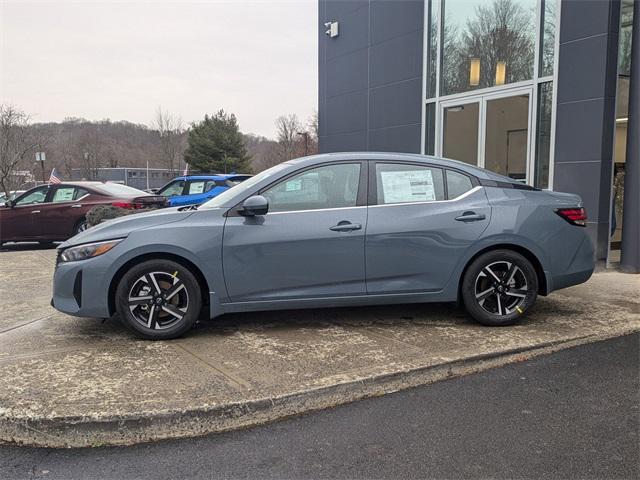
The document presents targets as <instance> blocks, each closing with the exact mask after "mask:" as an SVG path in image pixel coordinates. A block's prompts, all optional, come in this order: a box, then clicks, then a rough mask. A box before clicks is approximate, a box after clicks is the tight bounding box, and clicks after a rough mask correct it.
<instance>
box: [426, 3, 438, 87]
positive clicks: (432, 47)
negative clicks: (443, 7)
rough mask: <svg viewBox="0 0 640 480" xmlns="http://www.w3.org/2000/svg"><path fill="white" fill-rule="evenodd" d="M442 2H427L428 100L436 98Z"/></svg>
mask: <svg viewBox="0 0 640 480" xmlns="http://www.w3.org/2000/svg"><path fill="white" fill-rule="evenodd" d="M439 6H440V0H429V1H428V2H427V9H428V10H427V19H428V20H427V21H428V22H429V25H428V26H427V28H428V29H429V30H428V32H429V33H428V35H429V36H428V38H427V98H433V97H435V96H436V76H437V68H436V67H437V65H438V38H439V35H438V10H439Z"/></svg>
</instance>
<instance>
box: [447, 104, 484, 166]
mask: <svg viewBox="0 0 640 480" xmlns="http://www.w3.org/2000/svg"><path fill="white" fill-rule="evenodd" d="M479 111H480V108H479V103H478V102H474V103H467V104H466V105H456V106H455V107H448V108H445V109H444V125H443V128H444V137H443V144H442V154H443V155H444V156H445V157H447V158H453V159H454V160H461V161H463V162H467V163H470V164H472V165H477V163H478V114H479Z"/></svg>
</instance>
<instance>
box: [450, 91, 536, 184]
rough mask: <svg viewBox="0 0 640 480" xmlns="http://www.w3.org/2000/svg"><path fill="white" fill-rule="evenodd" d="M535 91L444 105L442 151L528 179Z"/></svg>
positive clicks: (451, 101)
mask: <svg viewBox="0 0 640 480" xmlns="http://www.w3.org/2000/svg"><path fill="white" fill-rule="evenodd" d="M531 97H532V90H531V89H530V88H527V89H519V90H518V91H516V92H509V93H502V94H499V95H484V96H481V97H474V98H473V99H468V100H459V101H458V102H456V101H455V100H449V101H446V102H442V103H441V104H440V109H441V123H440V124H441V125H442V130H441V132H442V137H441V143H440V146H441V154H442V156H443V157H446V158H452V159H455V160H461V161H463V162H467V163H470V164H472V165H478V166H480V167H484V168H486V169H488V170H491V171H494V172H496V173H500V174H502V175H507V176H509V177H511V178H514V179H516V180H520V181H523V182H526V181H527V180H528V179H529V163H530V158H531V154H530V152H531V128H530V126H531V123H532V122H531V116H532V109H531V104H532V102H531Z"/></svg>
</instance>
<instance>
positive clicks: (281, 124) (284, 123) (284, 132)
mask: <svg viewBox="0 0 640 480" xmlns="http://www.w3.org/2000/svg"><path fill="white" fill-rule="evenodd" d="M301 128H302V126H301V125H300V121H299V120H298V116H297V115H296V114H295V113H292V114H289V115H281V116H279V117H278V118H276V130H277V134H278V144H279V145H280V150H281V152H282V161H285V160H291V159H292V158H294V157H296V154H297V153H298V150H299V141H300V139H299V136H298V132H300V130H301Z"/></svg>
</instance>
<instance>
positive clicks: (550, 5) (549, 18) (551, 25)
mask: <svg viewBox="0 0 640 480" xmlns="http://www.w3.org/2000/svg"><path fill="white" fill-rule="evenodd" d="M557 1H558V0H542V18H541V20H540V28H541V30H540V64H539V65H538V69H539V72H538V76H540V77H546V76H549V75H553V52H554V50H555V43H556V2H557Z"/></svg>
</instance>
